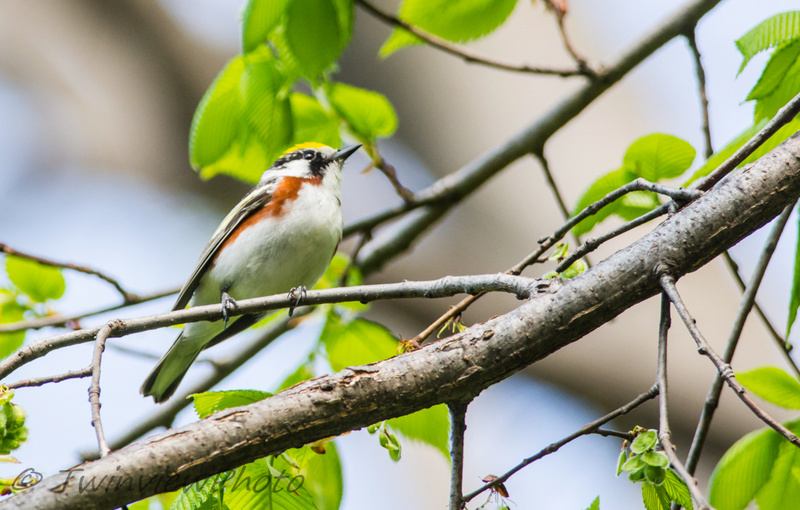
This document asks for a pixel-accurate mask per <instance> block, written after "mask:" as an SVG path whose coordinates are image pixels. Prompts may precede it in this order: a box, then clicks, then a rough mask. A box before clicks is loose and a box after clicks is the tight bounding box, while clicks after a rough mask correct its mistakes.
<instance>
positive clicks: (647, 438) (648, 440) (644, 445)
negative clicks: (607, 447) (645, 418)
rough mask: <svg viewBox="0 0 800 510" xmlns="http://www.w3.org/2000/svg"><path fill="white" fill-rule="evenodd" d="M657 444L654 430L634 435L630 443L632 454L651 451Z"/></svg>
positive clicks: (656, 435)
mask: <svg viewBox="0 0 800 510" xmlns="http://www.w3.org/2000/svg"><path fill="white" fill-rule="evenodd" d="M657 442H658V434H657V433H656V431H655V430H646V431H644V432H641V433H639V434H637V435H636V437H635V438H634V439H633V442H632V443H631V451H632V452H633V453H644V452H646V451H648V450H652V449H653V447H655V445H656V443H657Z"/></svg>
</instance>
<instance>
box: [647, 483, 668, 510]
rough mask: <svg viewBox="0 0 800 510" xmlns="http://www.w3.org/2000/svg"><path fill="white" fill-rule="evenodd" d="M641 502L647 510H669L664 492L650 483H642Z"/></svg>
mask: <svg viewBox="0 0 800 510" xmlns="http://www.w3.org/2000/svg"><path fill="white" fill-rule="evenodd" d="M642 502H643V503H644V507H645V508H646V509H647V510H669V497H668V496H667V493H666V491H665V490H664V489H663V488H662V487H660V486H658V485H653V484H652V483H650V482H642Z"/></svg>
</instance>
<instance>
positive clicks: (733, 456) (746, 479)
mask: <svg viewBox="0 0 800 510" xmlns="http://www.w3.org/2000/svg"><path fill="white" fill-rule="evenodd" d="M781 441H782V438H781V436H780V435H778V433H777V432H775V431H774V430H772V429H762V430H757V431H755V432H751V433H750V434H747V435H746V436H744V437H743V438H741V439H740V440H738V441H737V442H736V443H735V444H734V445H733V446H732V447H731V448H730V449H729V450H728V451H727V452H725V455H723V456H722V459H720V461H719V463H717V466H716V467H715V468H714V472H713V473H712V474H711V480H710V481H709V491H708V500H709V503H711V505H713V506H714V507H715V508H717V510H742V509H743V508H745V507H747V505H748V503H750V501H752V500H753V498H754V497H755V496H756V494H757V493H758V491H759V490H761V488H762V487H763V486H764V484H766V483H767V480H768V479H769V476H770V472H771V470H772V465H773V463H774V462H775V459H776V458H777V456H778V446H779V445H780V443H781Z"/></svg>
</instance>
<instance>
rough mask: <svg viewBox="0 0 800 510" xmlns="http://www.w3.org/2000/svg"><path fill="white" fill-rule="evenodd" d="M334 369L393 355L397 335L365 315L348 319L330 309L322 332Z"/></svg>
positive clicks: (321, 337)
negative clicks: (362, 317)
mask: <svg viewBox="0 0 800 510" xmlns="http://www.w3.org/2000/svg"><path fill="white" fill-rule="evenodd" d="M320 341H321V342H322V344H323V345H324V346H325V351H326V352H327V353H328V361H329V362H330V364H331V367H332V368H333V370H335V371H337V372H338V371H339V370H342V369H344V368H345V367H349V366H352V365H365V364H367V363H372V362H374V361H379V360H383V359H386V358H390V357H392V356H393V355H394V354H395V352H396V350H397V339H396V338H395V337H394V335H392V334H391V333H390V332H389V330H388V329H386V328H385V327H384V326H381V325H380V324H378V323H377V322H372V321H368V320H366V319H353V320H349V321H348V320H345V319H343V318H342V317H340V316H339V315H338V314H337V313H335V312H331V313H329V314H328V318H327V320H326V321H325V326H324V327H323V329H322V333H321V334H320Z"/></svg>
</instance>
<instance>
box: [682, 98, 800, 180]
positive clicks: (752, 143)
mask: <svg viewBox="0 0 800 510" xmlns="http://www.w3.org/2000/svg"><path fill="white" fill-rule="evenodd" d="M798 113H800V94H797V95H796V96H794V97H793V98H792V100H791V101H789V102H788V103H786V104H785V105H784V106H783V108H781V109H780V110H778V113H776V114H775V116H774V117H772V120H770V121H769V122H767V125H766V126H764V127H763V128H761V130H760V131H759V132H758V133H756V134H755V136H753V137H752V138H751V139H749V140H748V141H747V142H745V144H744V145H742V146H741V147H739V150H737V151H736V152H734V153H733V155H732V156H731V157H729V158H728V159H726V160H725V161H724V162H723V163H722V164H721V165H720V166H718V167H717V169H716V170H714V171H713V172H711V173H710V174H708V175H707V176H705V177H704V178H703V179H699V180H698V181H696V182H695V183H694V184H692V189H699V190H708V189H710V188H711V186H713V185H714V184H716V183H717V182H718V181H719V180H720V179H722V178H723V177H725V175H727V174H728V173H729V172H731V171H732V170H733V169H734V168H736V167H737V166H739V164H741V163H742V161H744V160H745V159H746V158H747V156H749V155H750V154H752V153H753V152H754V151H755V150H756V149H758V148H759V147H760V146H761V144H763V143H764V142H766V141H767V140H769V138H770V137H771V136H772V135H774V134H775V132H776V131H778V130H779V129H780V128H782V127H783V126H784V125H786V124H787V123H789V122H790V121H791V120H792V119H793V118H795V116H796V115H797V114H798Z"/></svg>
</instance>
